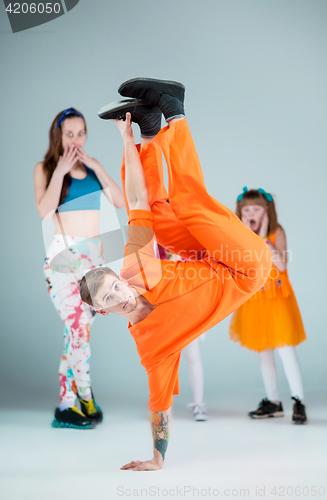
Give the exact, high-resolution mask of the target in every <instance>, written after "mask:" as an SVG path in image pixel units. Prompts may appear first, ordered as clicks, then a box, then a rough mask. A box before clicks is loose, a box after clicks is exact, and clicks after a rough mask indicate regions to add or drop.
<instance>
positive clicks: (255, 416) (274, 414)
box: [249, 411, 284, 419]
mask: <svg viewBox="0 0 327 500" xmlns="http://www.w3.org/2000/svg"><path fill="white" fill-rule="evenodd" d="M249 417H251V418H254V419H263V418H274V417H277V418H278V417H284V412H283V411H276V413H273V414H272V415H249Z"/></svg>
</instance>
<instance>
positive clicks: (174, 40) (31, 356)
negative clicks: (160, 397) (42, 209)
mask: <svg viewBox="0 0 327 500" xmlns="http://www.w3.org/2000/svg"><path fill="white" fill-rule="evenodd" d="M0 14H1V16H0V23H1V24H0V37H1V101H2V104H1V110H2V112H1V138H2V147H1V150H0V155H1V179H2V182H1V186H2V194H1V205H2V245H1V247H2V265H1V276H2V278H1V284H2V286H1V306H2V316H1V317H2V320H1V353H2V360H1V363H0V370H1V380H2V381H3V384H2V390H3V391H4V394H2V396H3V397H2V398H1V404H4V405H8V406H13V405H15V406H26V405H29V406H35V405H37V406H40V407H42V408H48V409H49V411H51V412H52V410H53V408H54V406H55V404H56V403H57V400H58V375H57V372H58V365H59V359H60V355H61V350H62V330H63V325H62V322H61V320H60V318H59V316H58V315H57V312H56V311H55V309H54V307H53V304H52V302H51V301H50V298H49V297H48V294H47V290H46V285H45V281H44V277H43V271H42V267H43V259H44V256H45V248H44V242H43V235H42V221H41V219H40V217H39V216H38V213H37V210H36V208H35V202H34V185H33V168H34V165H35V164H36V162H38V161H41V160H42V159H43V156H44V153H45V151H46V148H47V144H48V130H49V127H50V124H51V122H52V120H53V118H54V116H55V115H56V114H57V113H58V112H59V111H60V110H61V109H64V108H67V107H70V106H74V107H76V108H77V109H80V110H81V111H82V112H83V113H84V114H85V117H86V120H87V125H88V130H89V135H88V140H87V143H86V146H85V150H86V152H87V153H88V154H90V155H91V156H94V157H96V158H97V159H98V160H99V161H100V162H101V163H102V164H103V165H104V166H105V168H106V169H107V171H108V173H109V174H110V175H111V176H112V177H113V178H114V179H115V180H116V181H117V182H119V183H120V164H121V153H122V143H121V139H120V137H119V135H118V131H117V130H116V129H115V127H114V125H113V124H111V123H110V122H104V121H101V120H100V119H99V118H98V117H97V111H98V109H99V108H100V107H101V106H103V105H104V104H106V103H109V102H111V101H114V100H118V99H119V95H118V93H117V88H118V86H119V84H120V83H121V82H122V81H124V80H126V79H128V78H132V77H135V76H149V77H159V78H167V79H174V80H177V81H181V82H183V83H184V84H185V86H186V114H187V118H188V122H189V125H190V128H191V131H192V134H193V137H194V141H195V144H196V147H197V150H198V154H199V157H200V160H201V162H202V166H203V171H204V177H205V181H206V184H207V187H208V190H209V192H210V194H212V195H213V196H215V197H216V198H217V199H218V200H219V201H221V202H222V203H224V204H226V205H227V206H228V207H230V208H232V209H234V207H235V199H236V196H237V195H238V194H239V193H240V192H241V191H242V187H243V186H244V185H247V186H248V187H249V188H250V187H255V188H258V187H262V188H264V189H266V190H267V191H268V192H271V193H273V194H274V195H276V203H277V210H278V215H279V220H280V222H281V224H282V225H283V226H284V228H285V230H286V234H287V238H288V246H289V248H290V250H291V251H292V262H291V263H290V264H289V274H290V279H291V282H292V285H293V287H294V289H295V293H296V296H297V299H298V302H299V306H300V309H301V313H302V317H303V320H304V324H305V328H306V332H307V335H308V340H307V341H306V342H305V343H304V344H302V345H301V346H300V347H299V348H298V354H299V357H300V362H301V367H302V372H303V378H304V388H305V392H306V394H307V395H310V394H313V393H326V354H327V341H326V327H325V323H326V321H325V318H326V310H325V302H326V277H325V274H326V269H325V254H326V248H327V245H326V232H325V213H326V196H327V195H326V180H327V179H326V163H327V162H326V160H327V155H326V132H327V131H326V124H327V123H326V116H327V101H326V81H327V64H326V62H327V61H326V54H327V30H326V26H327V3H326V1H325V0H321V1H319V0H214V1H208V0H204V1H202V2H199V1H195V0H187V1H185V0H165V2H162V1H153V0H151V1H150V0H139V1H138V2H134V1H132V0H127V1H124V2H118V1H113V0H102V1H100V0H97V1H90V0H80V2H79V3H78V5H77V6H76V7H75V8H74V9H73V10H71V11H70V12H68V13H67V14H65V15H63V16H62V17H60V18H58V19H55V20H54V21H51V22H50V23H47V24H45V25H42V26H38V27H36V28H33V29H30V30H27V31H23V32H21V33H16V34H12V33H11V30H10V25H9V21H8V18H7V17H6V15H5V10H4V5H3V3H0ZM135 132H136V133H137V131H136V129H135ZM117 215H118V219H119V222H120V224H122V225H123V224H126V222H127V217H126V214H125V213H124V210H120V211H118V212H117ZM102 223H103V219H102ZM204 300H210V297H204ZM229 319H230V318H227V319H226V320H224V321H223V322H222V323H220V324H219V325H217V326H216V327H215V328H213V329H212V330H211V331H210V332H209V333H208V334H207V338H206V340H205V342H203V343H202V342H201V351H202V359H203V364H204V370H205V401H206V402H207V404H208V406H209V408H210V407H211V408H213V407H216V408H219V407H220V405H221V401H222V400H223V399H224V398H226V397H232V398H239V397H241V396H243V395H246V396H247V397H248V401H251V404H252V405H253V403H257V401H258V399H259V398H261V397H264V391H263V385H262V381H261V376H260V372H259V361H258V357H257V355H256V354H255V353H253V352H251V351H248V350H246V349H244V348H241V347H240V346H239V345H238V344H234V343H233V342H231V341H229V339H228V324H229ZM91 347H92V381H93V387H94V391H95V394H96V395H97V398H98V400H99V402H100V404H104V405H105V404H108V405H109V404H110V405H112V404H114V405H122V406H126V408H127V407H129V406H130V405H131V404H132V405H134V406H135V405H136V406H137V405H141V404H142V407H144V408H146V404H147V398H148V389H147V378H146V373H145V371H144V369H143V367H142V366H141V365H140V363H139V359H138V356H137V352H136V348H135V344H134V341H133V339H132V337H131V336H130V334H129V332H128V330H127V322H126V320H125V319H123V318H120V317H117V316H113V315H111V316H110V317H101V316H99V317H97V318H96V321H95V323H94V325H93V327H92V329H91ZM278 366H279V368H280V369H279V379H280V389H281V393H282V397H283V400H286V398H289V391H288V388H287V383H286V380H285V377H284V374H283V372H282V368H281V365H280V362H279V360H278ZM180 376H181V380H180V384H181V396H180V397H177V398H175V406H176V407H177V409H178V408H182V407H184V405H185V404H186V403H187V402H191V391H190V388H189V384H188V380H187V370H186V365H185V363H184V361H182V363H181V369H180ZM105 402H106V403H105ZM289 406H290V402H289V403H287V404H286V407H289ZM248 409H252V408H248ZM49 418H50V417H49Z"/></svg>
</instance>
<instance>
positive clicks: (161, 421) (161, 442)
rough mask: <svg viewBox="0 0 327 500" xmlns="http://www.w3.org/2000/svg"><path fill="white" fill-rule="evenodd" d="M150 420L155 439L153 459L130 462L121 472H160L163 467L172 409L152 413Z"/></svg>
mask: <svg viewBox="0 0 327 500" xmlns="http://www.w3.org/2000/svg"><path fill="white" fill-rule="evenodd" d="M150 419H151V428H152V437H153V459H152V460H148V461H146V462H142V461H141V460H137V461H133V462H130V463H129V464H126V465H123V467H121V470H126V469H133V470H134V471H139V470H159V469H161V467H162V466H163V462H164V459H165V454H166V451H167V447H168V440H169V435H170V422H171V407H170V408H168V410H165V411H155V412H151V414H150Z"/></svg>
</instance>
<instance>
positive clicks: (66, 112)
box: [57, 108, 84, 128]
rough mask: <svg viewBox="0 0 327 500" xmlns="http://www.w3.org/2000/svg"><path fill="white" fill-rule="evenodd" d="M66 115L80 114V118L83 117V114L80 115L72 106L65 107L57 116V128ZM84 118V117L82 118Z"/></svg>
mask: <svg viewBox="0 0 327 500" xmlns="http://www.w3.org/2000/svg"><path fill="white" fill-rule="evenodd" d="M68 115H77V116H80V117H81V118H83V115H81V113H79V112H78V111H75V109H74V108H68V109H65V111H63V112H62V113H61V115H60V117H59V120H58V121H57V128H58V127H60V125H61V124H62V122H63V121H64V119H65V118H66V117H67V116H68ZM83 119H84V118H83Z"/></svg>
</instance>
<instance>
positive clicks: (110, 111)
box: [98, 99, 153, 120]
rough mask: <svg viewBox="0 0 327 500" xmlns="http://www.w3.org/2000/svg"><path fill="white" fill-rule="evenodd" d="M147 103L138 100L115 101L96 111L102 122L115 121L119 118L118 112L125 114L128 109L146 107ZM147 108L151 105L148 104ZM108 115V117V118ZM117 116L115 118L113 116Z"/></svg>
mask: <svg viewBox="0 0 327 500" xmlns="http://www.w3.org/2000/svg"><path fill="white" fill-rule="evenodd" d="M146 105H148V103H147V102H144V101H140V100H138V99H126V100H124V101H115V102H111V103H110V104H106V105H105V106H103V107H102V108H101V109H99V111H98V116H99V118H102V119H103V120H115V119H117V117H118V116H119V113H120V112H122V113H123V112H124V111H125V112H126V113H127V111H128V110H129V109H130V108H135V107H138V106H146ZM149 106H153V104H149ZM108 115H109V116H108ZM115 115H117V116H115Z"/></svg>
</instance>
